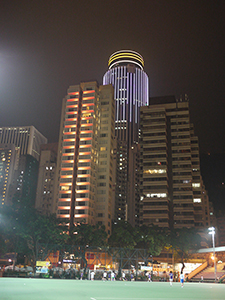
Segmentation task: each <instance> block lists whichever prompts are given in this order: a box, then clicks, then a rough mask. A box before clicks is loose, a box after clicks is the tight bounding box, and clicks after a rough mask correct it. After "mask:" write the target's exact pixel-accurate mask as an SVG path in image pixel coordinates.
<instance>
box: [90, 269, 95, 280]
mask: <svg viewBox="0 0 225 300" xmlns="http://www.w3.org/2000/svg"><path fill="white" fill-rule="evenodd" d="M94 278H95V272H94V271H92V272H91V281H94Z"/></svg>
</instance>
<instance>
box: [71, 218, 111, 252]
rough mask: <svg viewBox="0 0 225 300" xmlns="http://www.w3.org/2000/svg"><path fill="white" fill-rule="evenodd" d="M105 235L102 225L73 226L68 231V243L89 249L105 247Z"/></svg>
mask: <svg viewBox="0 0 225 300" xmlns="http://www.w3.org/2000/svg"><path fill="white" fill-rule="evenodd" d="M106 240H107V233H106V231H105V226H103V225H101V226H100V225H95V226H92V225H89V224H83V223H81V224H80V225H76V226H74V227H73V228H72V229H71V231H70V237H69V240H68V243H69V244H71V245H82V246H87V245H88V246H90V247H95V246H96V247H97V246H99V247H102V246H105V245H106Z"/></svg>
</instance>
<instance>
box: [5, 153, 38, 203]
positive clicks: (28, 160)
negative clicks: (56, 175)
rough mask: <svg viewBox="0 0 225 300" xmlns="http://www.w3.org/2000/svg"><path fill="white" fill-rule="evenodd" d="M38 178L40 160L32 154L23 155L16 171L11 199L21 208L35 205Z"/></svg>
mask: <svg viewBox="0 0 225 300" xmlns="http://www.w3.org/2000/svg"><path fill="white" fill-rule="evenodd" d="M37 179H38V161H37V159H36V158H34V157H33V156H32V155H29V154H27V155H21V156H20V159H19V165H18V168H17V169H16V170H15V171H14V174H13V181H12V196H11V197H9V201H10V202H11V203H12V204H15V205H16V206H17V207H19V208H24V207H34V206H35V198H36V189H37Z"/></svg>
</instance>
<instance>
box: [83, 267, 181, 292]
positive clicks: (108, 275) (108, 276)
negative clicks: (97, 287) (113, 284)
mask: <svg viewBox="0 0 225 300" xmlns="http://www.w3.org/2000/svg"><path fill="white" fill-rule="evenodd" d="M82 274H83V273H81V280H82V277H83V276H82ZM145 275H146V277H147V278H146V280H147V282H152V274H151V272H146V273H145ZM116 277H117V279H119V280H122V281H126V280H128V278H127V276H126V273H125V272H124V271H122V272H121V276H120V277H119V278H118V276H117V274H116V272H115V271H114V270H112V271H108V272H107V270H104V271H103V273H102V281H115V280H116ZM94 279H95V272H94V271H91V272H90V280H92V281H93V280H94ZM184 279H185V278H184V274H183V272H181V273H180V276H179V281H180V283H181V287H182V288H183V286H184ZM130 280H131V281H134V280H135V276H134V274H133V273H131V274H130ZM174 281H177V279H176V280H175V279H174V274H173V272H172V271H170V273H169V283H170V286H172V285H173V282H174Z"/></svg>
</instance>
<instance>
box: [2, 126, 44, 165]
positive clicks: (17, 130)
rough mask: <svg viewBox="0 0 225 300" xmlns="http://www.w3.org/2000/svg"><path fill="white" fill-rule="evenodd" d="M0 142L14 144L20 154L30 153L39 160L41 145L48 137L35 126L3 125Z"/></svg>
mask: <svg viewBox="0 0 225 300" xmlns="http://www.w3.org/2000/svg"><path fill="white" fill-rule="evenodd" d="M0 143H1V144H13V145H15V147H16V148H18V149H19V153H20V155H26V154H29V155H31V156H33V157H34V158H36V159H37V161H39V157H40V145H41V144H46V143H47V139H46V138H45V137H44V136H43V135H42V134H41V133H40V132H39V131H38V130H37V129H36V128H35V127H34V126H21V127H1V128H0Z"/></svg>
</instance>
